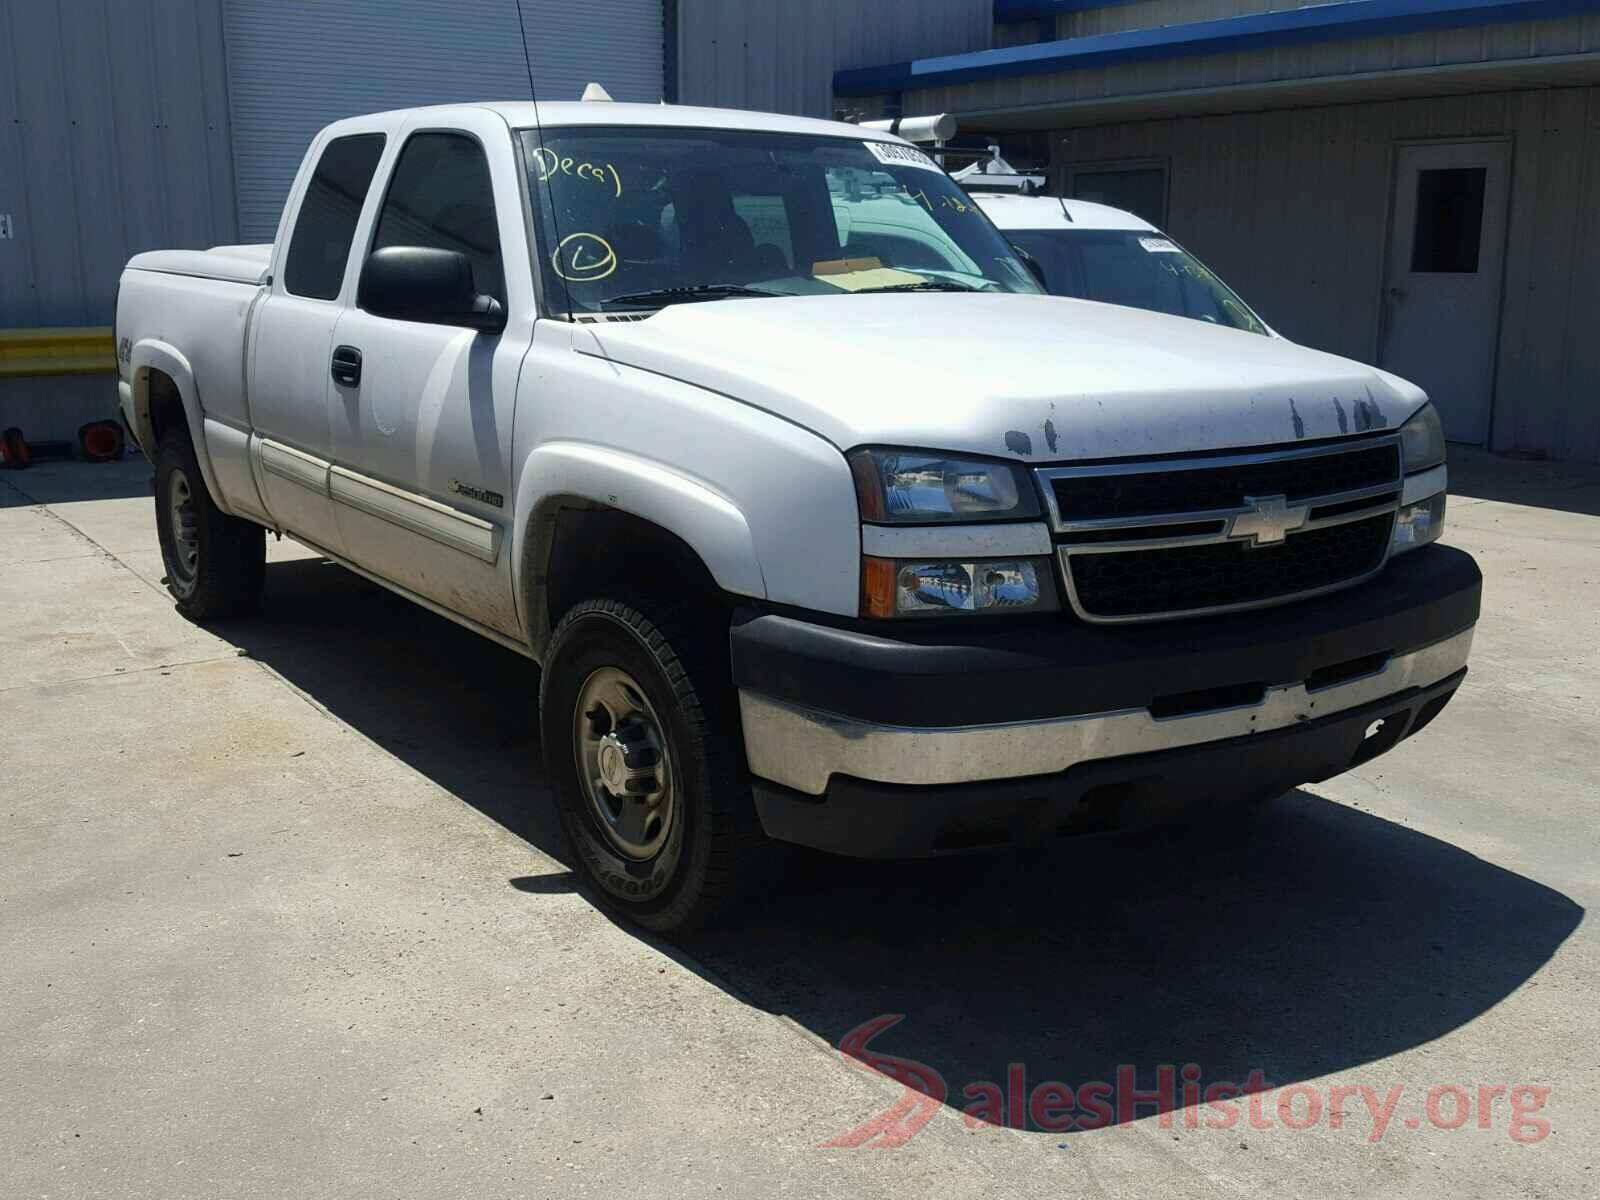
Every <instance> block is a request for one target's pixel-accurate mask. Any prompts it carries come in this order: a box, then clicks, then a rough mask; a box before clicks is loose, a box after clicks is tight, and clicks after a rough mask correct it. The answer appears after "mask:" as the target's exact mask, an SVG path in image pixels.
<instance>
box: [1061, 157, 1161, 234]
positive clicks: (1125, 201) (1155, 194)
mask: <svg viewBox="0 0 1600 1200" xmlns="http://www.w3.org/2000/svg"><path fill="white" fill-rule="evenodd" d="M1072 195H1073V198H1074V199H1077V200H1088V201H1090V202H1091V203H1094V204H1109V205H1110V206H1111V207H1112V208H1120V209H1123V210H1124V211H1126V212H1131V213H1133V214H1134V215H1135V216H1139V217H1143V218H1144V219H1145V220H1146V221H1149V222H1150V224H1152V225H1154V226H1156V227H1157V228H1158V229H1159V228H1164V227H1165V226H1166V223H1167V172H1166V168H1165V167H1138V168H1135V169H1132V170H1124V171H1100V170H1096V171H1074V172H1073V173H1072Z"/></svg>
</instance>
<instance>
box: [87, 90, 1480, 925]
mask: <svg viewBox="0 0 1600 1200" xmlns="http://www.w3.org/2000/svg"><path fill="white" fill-rule="evenodd" d="M1009 238H1010V235H1009V234H1008V233H1005V232H1002V231H1001V230H998V229H997V228H996V226H995V223H994V222H993V221H992V220H991V219H990V218H989V217H988V216H986V215H985V213H984V211H983V210H982V209H981V208H980V207H979V206H978V205H976V204H974V203H973V202H972V199H971V197H969V196H967V195H966V194H965V193H963V192H962V191H961V190H960V189H959V188H958V187H957V186H956V185H955V184H954V183H953V182H952V181H951V180H950V179H949V177H948V176H947V175H945V173H944V172H943V171H942V170H941V169H940V168H939V167H938V165H937V164H935V163H934V162H933V161H932V160H931V159H929V158H928V157H927V156H926V155H925V154H923V153H922V152H921V151H919V150H918V149H917V148H916V147H914V146H912V145H910V144H909V143H906V142H904V141H901V140H900V139H898V138H896V137H894V136H893V135H891V134H887V133H882V132H878V131H869V130H863V129H861V128H859V127H856V126H852V125H847V124H838V123H833V122H824V121H810V120H805V119H800V118H791V117H781V116H766V115H761V114H751V113H746V112H733V111H724V110H716V109H694V108H679V107H674V106H666V105H660V106H645V105H627V104H612V103H605V102H599V103H578V104H543V105H539V106H537V107H535V106H534V105H531V104H522V103H509V104H479V105H458V106H448V107H439V108H428V109H413V110H405V111H400V112H393V113H381V114H374V115H372V116H366V117H358V118H353V119H351V120H347V121H341V122H339V123H337V124H335V125H332V126H330V127H328V128H327V129H325V130H323V131H322V133H321V134H319V135H318V137H317V138H316V139H315V141H314V142H313V143H312V145H311V146H310V148H309V149H308V151H307V154H306V156H305V160H304V162H303V164H302V166H301V169H300V172H299V175H298V177H297V178H296V180H295V183H294V186H293V188H292V189H291V191H290V194H289V197H288V201H287V203H286V205H285V209H284V215H283V219H282V222H281V224H280V227H279V230H278V236H277V239H276V240H275V242H274V243H273V244H272V245H271V246H249V247H218V248H216V249H214V250H210V251H156V252H152V253H149V254H143V255H139V256H137V257H136V258H134V259H133V260H132V261H131V262H130V263H129V264H128V266H127V269H126V270H125V272H124V274H123V276H122V282H121V288H120V293H119V301H118V307H117V318H116V322H117V328H116V334H117V338H118V361H119V391H120V397H121V404H122V409H123V414H124V417H125V419H126V421H127V423H128V425H129V428H130V429H131V430H132V431H133V433H134V436H135V438H136V439H137V441H138V443H139V444H140V446H141V447H142V448H143V449H144V451H145V453H146V454H147V455H148V456H149V457H150V458H151V461H152V462H153V464H154V466H155V469H156V486H155V491H156V497H155V516H156V521H157V530H158V533H159V534H160V538H161V543H162V550H163V556H164V559H165V562H166V567H167V573H168V586H169V588H170V589H171V591H172V594H173V597H174V599H175V601H176V602H177V604H178V605H179V607H180V608H181V609H183V611H185V612H186V613H188V614H190V615H191V616H192V617H193V618H195V619H196V620H202V621H223V620H236V619H245V618H247V617H248V615H249V613H250V612H251V611H253V609H254V608H255V606H256V605H257V604H258V603H259V602H260V597H261V592H262V579H263V567H262V562H263V554H264V549H263V547H264V543H263V538H264V535H265V533H266V532H267V531H271V532H273V533H276V534H280V535H285V536H289V537H292V538H295V539H297V540H299V541H301V542H303V543H305V544H306V545H308V546H310V547H311V548H313V549H314V550H316V551H318V552H320V553H321V554H323V555H325V556H326V557H328V558H329V559H331V560H333V561H336V562H339V563H343V564H345V565H347V566H348V567H350V568H351V569H352V570H355V571H358V572H360V573H361V574H363V575H366V576H367V577H369V578H371V579H373V580H375V581H377V582H379V583H381V584H382V585H384V586H386V587H388V588H390V589H392V590H394V591H396V592H398V593H399V594H401V595H403V596H406V597H408V598H410V599H412V600H414V601H416V602H417V603H419V604H421V605H423V606H425V607H427V608H429V609H432V610H433V611H435V612H437V613H440V614H441V615H443V616H445V617H448V618H449V619H451V620H453V621H456V622H458V623H460V624H462V625H465V626H467V627H468V628H471V629H473V630H475V631H477V632H479V633H481V634H482V635H484V636H486V637H489V638H491V639H493V640H495V641H496V642H498V643H500V644H501V645H503V646H505V647H507V648H508V649H509V650H512V651H515V652H516V653H519V654H522V655H524V656H526V657H527V658H529V659H530V660H532V662H533V663H534V664H537V668H538V669H537V671H534V670H533V669H532V668H530V675H529V708H530V719H536V720H537V722H538V725H539V730H540V742H541V745H542V748H543V752H544V756H545V770H546V772H547V776H548V780H549V784H550V788H551V790H552V792H553V793H554V796H555V803H556V805H557V807H558V810H559V812H560V816H561V821H562V827H563V829H564V831H565V833H566V836H567V839H568V843H569V845H570V847H571V857H572V861H573V863H574V865H575V868H576V870H577V871H578V873H579V875H580V877H581V878H582V879H583V880H584V882H585V884H586V885H587V886H588V887H589V888H590V889H591V890H592V891H593V893H594V894H595V895H596V896H597V897H598V898H599V899H600V900H601V901H602V902H604V903H606V904H608V905H610V906H611V907H613V908H614V909H616V910H618V911H620V912H622V913H623V914H625V915H626V916H627V917H628V918H630V919H632V920H635V921H637V922H639V923H641V924H642V925H644V926H646V927H648V928H651V929H655V930H658V931H662V932H677V931H682V930H684V929H687V928H690V927H692V926H693V925H695V924H697V923H699V922H702V921H704V920H706V919H708V918H709V917H711V916H712V915H714V914H717V913H719V912H726V911H730V910H731V909H732V908H733V907H734V906H735V901H736V900H737V899H738V898H740V897H747V896H748V895H749V894H750V893H751V891H752V890H757V891H759V889H760V888H762V887H764V886H768V885H769V884H770V881H771V879H772V878H773V875H772V867H771V865H770V864H771V860H772V856H773V854H774V852H775V850H776V849H777V848H778V847H780V846H781V845H782V844H784V843H799V844H803V845H807V846H812V847H816V848H820V849H825V850H830V851H835V852H839V853H843V854H851V855H863V856H891V855H893V856H898V855H934V854H945V853H955V852H958V851H966V850H972V849H976V848H987V847H995V846H1004V845H1015V844H1033V843H1039V842H1044V841H1052V840H1054V839H1056V838H1058V837H1061V836H1064V835H1068V834H1074V833H1081V832H1087V831H1095V830H1099V829H1103V828H1110V827H1113V826H1117V825H1122V824H1126V823H1129V822H1134V821H1142V820H1145V819H1148V818H1149V817H1151V816H1160V815H1164V814H1165V813H1167V812H1169V811H1171V810H1173V809H1175V808H1178V807H1186V808H1188V809H1189V810H1191V811H1193V810H1198V811H1199V812H1200V813H1202V814H1204V815H1206V816H1214V817H1215V818H1216V819H1221V818H1222V814H1223V813H1224V812H1225V811H1228V810H1230V809H1232V808H1234V807H1236V806H1237V804H1239V803H1242V802H1245V801H1249V800H1254V799H1261V798H1265V797H1270V796H1272V795H1276V794H1279V793H1281V792H1283V791H1285V790H1287V789H1288V788H1290V787H1293V786H1296V785H1297V784H1300V783H1304V782H1307V781H1310V780H1315V779H1320V778H1325V777H1327V776H1328V775H1331V774H1334V773H1337V772H1339V771H1342V770H1345V769H1348V768H1349V767H1351V766H1352V765H1355V764H1357V763H1359V762H1363V761H1365V760H1366V759H1369V758H1371V757H1372V756H1374V755H1376V754H1378V753H1382V752H1384V751H1386V750H1388V749H1390V748H1392V747H1393V746H1395V745H1396V744H1398V743H1399V742H1400V741H1401V740H1402V739H1403V738H1405V737H1407V736H1410V735H1411V734H1413V733H1415V732H1416V731H1418V730H1419V729H1421V728H1422V727H1423V726H1424V725H1425V724H1426V723H1427V722H1428V721H1430V720H1432V719H1433V718H1434V716H1435V715H1437V713H1438V712H1439V710H1440V709H1441V708H1442V707H1443V706H1444V704H1445V703H1446V702H1447V701H1448V700H1449V698H1450V697H1451V696H1452V695H1453V694H1454V692H1455V690H1456V688H1457V687H1458V686H1459V684H1460V682H1461V680H1462V678H1463V676H1464V674H1465V669H1466V661H1467V655H1468V650H1469V647H1470V643H1471V638H1472V629H1473V626H1474V623H1475V621H1476V618H1477V613H1478V604H1479V577H1478V572H1477V568H1476V566H1475V565H1474V564H1473V562H1472V560H1471V559H1470V558H1469V557H1468V556H1466V555H1464V554H1462V553H1460V552H1459V551H1455V550H1453V549H1449V548H1446V547H1443V546H1439V545H1437V544H1435V542H1436V540H1437V538H1438V536H1439V531H1440V528H1441V523H1442V520H1443V516H1444V494H1445V486H1446V474H1445V465H1444V444H1443V440H1442V434H1441V432H1440V429H1439V423H1438V419H1437V416H1436V415H1435V414H1434V412H1433V409H1432V407H1431V406H1430V405H1429V404H1428V401H1427V397H1426V396H1424V395H1423V394H1422V393H1421V392H1420V391H1419V390H1418V389H1417V388H1415V387H1413V386H1412V385H1410V384H1408V383H1406V382H1405V381H1403V380H1400V379H1397V378H1395V377H1393V376H1390V375H1386V374H1385V373H1383V372H1380V371H1377V370H1375V369H1373V368H1371V367H1368V366H1365V365H1363V364H1359V363H1355V362H1351V361H1348V360H1344V359H1339V358H1335V357H1333V356H1331V355H1326V354H1321V353H1318V352H1316V351H1312V350H1309V349H1306V348H1304V347H1299V346H1295V345H1292V344H1290V343H1288V342H1286V341H1284V340H1282V339H1279V338H1276V337H1272V336H1263V334H1262V331H1258V330H1252V329H1249V328H1243V327H1239V326H1237V325H1230V324H1228V323H1226V322H1221V321H1219V322H1206V321H1203V320H1192V319H1187V318H1185V317H1182V316H1173V315H1169V314H1167V313H1163V312H1152V311H1147V310H1146V309H1144V308H1140V307H1130V306H1127V305H1119V304H1106V303H1096V302H1091V301H1085V300H1079V299H1072V298H1066V297H1059V296H1051V295H1047V294H1045V293H1044V292H1043V290H1042V289H1041V288H1040V287H1039V285H1038V284H1037V282H1036V281H1035V277H1034V275H1033V274H1032V272H1031V271H1030V269H1029V268H1028V266H1027V265H1026V263H1025V262H1024V261H1022V259H1021V258H1020V257H1019V256H1018V255H1017V254H1016V253H1015V251H1014V250H1013V248H1012V246H1011V244H1010V240H1009ZM1141 253H1146V254H1150V255H1152V256H1154V255H1158V254H1161V253H1166V252H1165V251H1159V250H1149V249H1144V250H1141ZM535 697H536V699H535ZM532 793H533V789H532V788H531V787H530V794H532Z"/></svg>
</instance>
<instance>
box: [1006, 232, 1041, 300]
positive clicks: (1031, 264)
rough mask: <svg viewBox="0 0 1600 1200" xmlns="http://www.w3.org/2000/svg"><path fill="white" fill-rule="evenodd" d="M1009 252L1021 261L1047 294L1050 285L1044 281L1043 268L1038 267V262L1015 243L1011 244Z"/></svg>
mask: <svg viewBox="0 0 1600 1200" xmlns="http://www.w3.org/2000/svg"><path fill="white" fill-rule="evenodd" d="M1011 252H1012V253H1013V254H1015V255H1016V256H1017V257H1018V258H1020V259H1021V260H1022V265H1023V266H1025V267H1027V268H1028V270H1029V271H1030V272H1032V274H1033V277H1034V278H1035V279H1037V280H1038V281H1039V286H1040V287H1042V288H1043V289H1044V290H1045V291H1047V292H1048V291H1049V290H1050V284H1049V283H1048V282H1046V280H1045V277H1044V268H1043V267H1041V266H1040V265H1039V260H1038V259H1037V258H1035V257H1034V256H1033V255H1031V254H1029V253H1028V252H1027V251H1026V250H1024V249H1023V248H1022V247H1021V246H1019V245H1017V244H1016V243H1015V242H1012V243H1011Z"/></svg>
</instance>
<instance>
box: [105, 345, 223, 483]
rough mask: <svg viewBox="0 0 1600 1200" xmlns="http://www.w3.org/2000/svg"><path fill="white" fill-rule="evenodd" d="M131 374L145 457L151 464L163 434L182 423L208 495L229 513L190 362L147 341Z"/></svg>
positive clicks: (135, 422) (136, 348) (136, 428)
mask: <svg viewBox="0 0 1600 1200" xmlns="http://www.w3.org/2000/svg"><path fill="white" fill-rule="evenodd" d="M129 374H130V375H131V377H132V378H131V382H130V385H129V386H130V389H131V391H132V393H133V405H132V409H133V432H134V435H135V436H136V437H137V438H138V439H139V444H140V446H142V447H144V449H145V456H146V457H147V458H149V459H150V460H151V461H152V462H153V461H154V460H155V453H156V447H157V446H158V445H159V444H160V442H161V438H162V436H163V435H164V434H165V433H166V431H167V430H168V429H169V428H172V427H173V426H174V425H177V424H180V423H181V427H182V428H183V429H184V430H185V431H186V432H187V433H188V435H189V442H190V444H191V445H193V446H194V456H195V459H196V461H197V462H199V464H200V474H201V477H202V478H203V479H204V480H205V485H206V491H208V492H209V493H210V494H211V499H212V501H213V503H215V504H216V506H217V507H218V508H220V509H221V510H222V511H223V512H225V513H227V512H231V510H230V509H229V507H228V504H227V501H226V499H225V498H224V497H223V495H222V489H221V488H220V487H218V486H217V478H216V474H215V473H214V471H213V470H212V466H211V453H210V451H209V449H208V448H207V446H206V438H205V410H204V409H202V408H201V407H200V390H199V388H198V387H197V386H196V384H195V379H194V368H193V367H191V366H190V365H189V360H188V359H187V358H185V357H184V355H183V353H182V351H180V350H179V349H178V348H177V347H176V346H172V345H170V344H169V343H167V342H162V341H157V340H155V339H153V338H147V339H143V340H141V341H139V342H138V343H136V344H135V345H134V347H133V349H132V353H131V357H130V359H129Z"/></svg>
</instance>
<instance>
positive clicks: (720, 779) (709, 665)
mask: <svg viewBox="0 0 1600 1200" xmlns="http://www.w3.org/2000/svg"><path fill="white" fill-rule="evenodd" d="M725 660H726V651H725V650H722V649H721V648H720V646H719V643H718V637H717V632H716V630H715V628H713V627H710V626H708V625H707V624H706V623H704V622H701V621H698V620H695V619H693V617H692V616H691V615H690V614H688V613H687V612H684V611H681V610H677V609H674V608H670V607H667V606H664V605H647V604H645V603H642V602H641V603H630V602H624V601H621V600H588V601H585V602H583V603H581V604H579V605H577V606H575V607H574V608H573V609H572V610H571V611H570V612H568V613H567V615H566V616H565V617H564V618H562V620H561V623H560V624H559V625H558V626H557V627H556V630H555V633H554V635H553V637H552V639H551V643H550V653H549V654H548V655H547V657H546V660H545V665H544V673H543V678H542V682H541V686H540V697H539V701H540V703H539V708H540V731H541V735H542V741H543V743H544V754H545V764H546V768H547V770H548V772H549V776H550V780H551V783H552V785H553V787H554V789H555V793H556V803H557V806H558V808H559V810H560V814H561V824H562V829H563V831H564V833H565V834H566V839H567V844H568V847H569V848H570V850H571V853H572V858H573V860H574V864H575V867H576V869H577V871H578V873H579V875H580V877H581V878H582V879H583V881H584V883H585V884H586V885H587V886H588V887H589V888H590V889H591V890H592V891H593V892H595V893H596V894H597V896H598V897H599V898H600V900H601V901H602V902H603V903H605V904H606V905H608V906H609V907H611V908H614V909H616V910H617V911H619V912H621V913H623V914H624V915H626V916H628V917H629V918H630V919H632V920H634V921H636V922H638V923H639V924H640V925H643V926H644V927H646V928H647V929H651V930H654V931H656V932H659V933H681V932H685V931H687V930H689V929H692V928H694V927H696V926H698V925H701V924H703V923H704V922H706V921H707V920H708V919H710V918H711V917H713V916H714V915H716V914H718V913H721V912H724V911H726V910H727V909H728V908H729V907H730V903H731V902H732V901H733V900H734V899H735V898H736V896H737V895H738V894H739V893H740V892H741V891H742V890H743V886H744V885H745V884H747V883H748V882H749V881H750V880H751V878H752V877H753V876H754V875H756V874H757V873H758V872H760V871H761V867H760V866H759V865H758V860H760V859H762V858H764V857H765V855H766V853H767V851H768V844H767V843H766V840H765V838H764V837H763V836H762V835H761V832H760V828H759V824H758V822H757V820H756V816H755V808H754V805H753V803H752V801H751V797H750V789H749V784H748V780H747V778H746V776H745V771H744V763H743V755H742V752H741V746H740V742H739V733H738V720H737V716H736V715H735V713H734V712H733V708H732V705H733V689H732V687H731V686H730V685H729V682H728V675H727V671H726V661H725Z"/></svg>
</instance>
